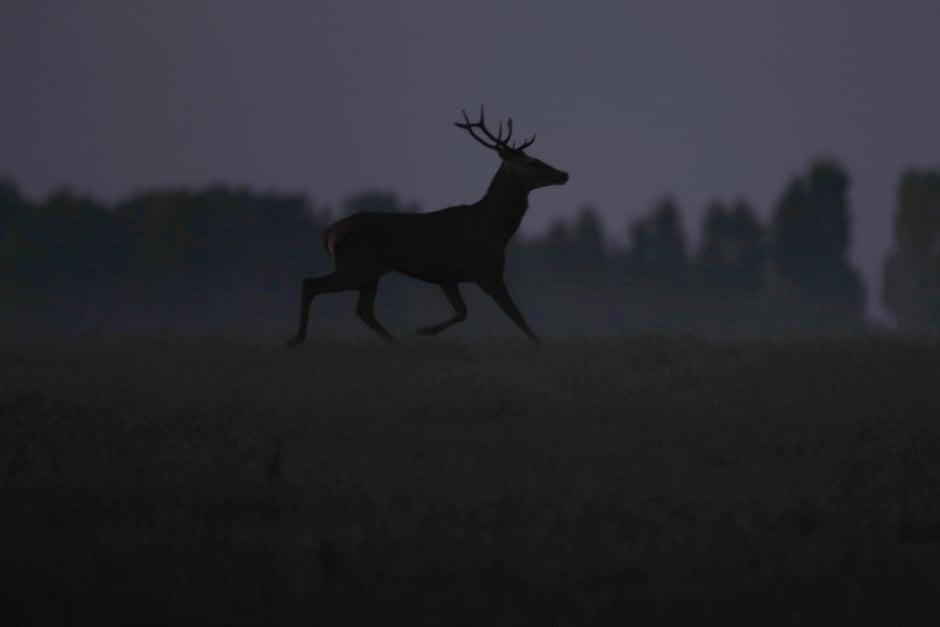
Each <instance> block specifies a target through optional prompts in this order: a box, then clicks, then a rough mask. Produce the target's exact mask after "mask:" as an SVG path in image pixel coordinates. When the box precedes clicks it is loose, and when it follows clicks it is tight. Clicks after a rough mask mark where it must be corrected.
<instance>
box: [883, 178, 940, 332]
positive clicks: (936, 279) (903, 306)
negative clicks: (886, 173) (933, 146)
mask: <svg viewBox="0 0 940 627" xmlns="http://www.w3.org/2000/svg"><path fill="white" fill-rule="evenodd" d="M894 237H895V250H894V251H893V252H892V253H891V254H890V255H889V256H888V258H887V259H886V261H885V267H884V291H883V294H882V297H883V299H884V304H885V307H887V308H888V311H890V312H891V314H892V315H893V316H894V318H895V321H896V322H897V324H898V326H899V328H900V329H902V330H904V331H911V332H930V331H933V332H936V331H938V330H940V172H937V171H928V172H918V171H916V170H911V171H908V172H906V173H905V174H904V175H903V176H902V177H901V181H900V184H899V185H898V209H897V213H896V214H895V222H894Z"/></svg>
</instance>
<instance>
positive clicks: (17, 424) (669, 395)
mask: <svg viewBox="0 0 940 627" xmlns="http://www.w3.org/2000/svg"><path fill="white" fill-rule="evenodd" d="M0 371H2V373H3V374H2V377H0V499H2V504H0V555H2V556H3V557H2V560H0V624H10V625H30V624H71V625H78V624H95V625H100V624H172V623H176V624H278V623H281V624H283V623H291V622H299V621H301V620H306V621H307V622H308V623H311V624H402V625H510V624H513V625H515V624H521V625H528V624H532V625H553V624H557V625H601V624H639V625H643V624H650V625H653V624H661V625H685V624H689V625H693V624H703V625H704V624H714V625H744V624H761V625H831V624H844V625H849V624H851V625H859V624H908V625H915V624H922V625H927V624H940V597H938V596H937V594H936V593H937V591H938V590H940V344H938V343H937V342H936V341H925V340H920V341H913V340H907V341H905V340H898V339H885V338H882V339H874V338H854V339H840V340H786V341H785V340H754V341H734V342H721V343H715V342H703V341H697V340H692V339H664V338H658V337H639V338H625V339H602V340H600V339H599V340H557V341H549V342H548V343H547V344H546V345H544V346H541V347H533V346H529V345H527V344H524V343H522V341H521V340H519V341H509V340H505V341H503V340H459V341H458V340H450V341H448V340H441V339H434V340H412V341H410V342H408V343H406V344H405V345H403V346H401V347H398V348H389V347H386V346H382V345H378V344H377V343H376V342H375V341H373V340H371V339H369V340H362V341H349V340H345V341H343V340H317V339H313V340H311V341H310V342H309V343H308V344H307V345H305V346H304V347H303V348H301V349H299V350H292V351H287V350H284V349H282V348H281V347H280V346H279V344H278V343H276V342H268V341H264V340H249V339H237V338H236V339H191V340H186V339H176V338H165V339H161V338H140V339H138V338H123V339H78V340H75V339H72V340H59V341H52V340H43V341H35V340H32V341H20V340H6V341H0Z"/></svg>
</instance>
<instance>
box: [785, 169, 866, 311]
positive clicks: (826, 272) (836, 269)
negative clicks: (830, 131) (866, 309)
mask: <svg viewBox="0 0 940 627" xmlns="http://www.w3.org/2000/svg"><path fill="white" fill-rule="evenodd" d="M848 184H849V178H848V175H846V173H845V171H844V170H843V169H842V167H841V166H840V165H839V164H837V163H836V162H834V161H817V162H816V163H813V164H812V165H811V166H810V169H809V172H808V173H807V175H806V176H804V177H797V178H795V179H793V181H791V183H790V184H789V185H788V186H787V189H786V191H785V192H784V194H783V197H782V198H781V200H780V202H779V203H778V205H777V210H776V212H775V213H774V217H773V222H772V227H771V237H772V239H771V247H770V255H771V261H772V264H773V266H772V269H773V277H774V279H775V286H774V287H775V289H776V290H777V291H778V293H788V294H790V296H789V297H787V298H786V300H789V301H790V303H791V304H792V305H794V306H795V307H797V309H799V310H802V312H803V313H804V314H807V315H808V318H807V319H808V320H809V319H812V323H813V324H814V325H815V324H819V325H823V326H826V327H838V328H845V327H844V325H846V324H849V325H851V324H856V323H858V322H859V320H860V318H861V313H862V304H863V300H864V294H863V290H862V285H861V281H860V280H859V278H858V276H857V274H856V273H855V271H854V270H853V269H851V268H850V267H849V265H848V260H847V251H848V244H849V208H848V196H847V190H848Z"/></svg>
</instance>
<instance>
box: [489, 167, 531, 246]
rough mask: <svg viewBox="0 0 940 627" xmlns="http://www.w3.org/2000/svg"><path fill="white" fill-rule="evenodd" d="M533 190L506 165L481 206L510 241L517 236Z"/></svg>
mask: <svg viewBox="0 0 940 627" xmlns="http://www.w3.org/2000/svg"><path fill="white" fill-rule="evenodd" d="M530 191H531V190H530V189H529V188H528V187H527V186H526V185H524V184H522V183H521V182H520V181H519V178H518V177H516V176H513V175H512V174H511V173H510V172H509V171H508V168H507V167H506V165H505V164H503V165H502V166H500V168H499V170H498V171H497V172H496V175H495V176H494V177H493V180H492V181H490V186H489V188H488V189H487V190H486V195H485V196H484V197H483V199H482V200H480V202H479V204H480V206H481V207H482V208H483V209H485V210H486V212H487V214H489V215H490V216H492V218H493V221H494V223H495V224H496V225H497V226H498V228H499V230H500V232H501V233H503V235H504V236H505V237H506V239H507V240H508V239H509V238H510V237H512V236H513V234H515V232H516V230H517V229H518V228H519V224H520V223H521V222H522V217H523V216H524V215H525V212H526V209H528V208H529V192H530Z"/></svg>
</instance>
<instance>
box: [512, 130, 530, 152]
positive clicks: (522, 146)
mask: <svg viewBox="0 0 940 627" xmlns="http://www.w3.org/2000/svg"><path fill="white" fill-rule="evenodd" d="M534 141H535V133H532V137H531V138H529V139H527V140H525V141H523V142H522V145H521V146H519V147H518V148H517V147H516V146H513V147H512V149H513V150H525V149H526V148H528V147H529V146H531V145H532V142H534Z"/></svg>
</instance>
